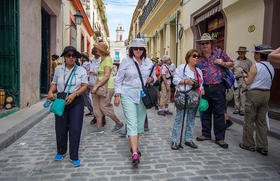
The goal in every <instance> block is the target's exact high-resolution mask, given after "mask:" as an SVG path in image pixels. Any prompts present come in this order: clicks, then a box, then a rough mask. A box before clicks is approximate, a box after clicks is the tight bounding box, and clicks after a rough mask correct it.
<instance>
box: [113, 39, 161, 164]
mask: <svg viewBox="0 0 280 181" xmlns="http://www.w3.org/2000/svg"><path fill="white" fill-rule="evenodd" d="M145 48H146V45H145V43H144V40H143V39H134V40H132V41H131V43H130V45H129V56H128V57H126V58H124V59H123V60H122V62H121V64H120V66H119V70H118V73H117V75H116V78H115V106H119V104H120V102H121V103H122V107H123V111H124V115H125V118H126V124H127V135H128V137H129V142H130V146H131V150H130V151H131V153H132V165H133V166H136V165H137V164H138V163H139V162H140V160H139V158H140V156H141V153H140V151H139V149H138V139H139V134H141V133H143V132H144V122H145V118H146V114H147V112H146V108H145V106H144V104H143V102H142V98H141V96H143V90H142V84H141V80H140V77H139V74H138V71H137V68H136V65H135V63H137V64H138V66H139V69H140V72H141V74H142V77H143V81H144V84H146V82H147V83H152V82H153V81H154V80H156V76H155V72H153V74H152V75H153V76H151V77H149V74H150V72H151V70H152V69H153V63H152V61H151V60H150V59H149V58H147V57H146V49H145Z"/></svg>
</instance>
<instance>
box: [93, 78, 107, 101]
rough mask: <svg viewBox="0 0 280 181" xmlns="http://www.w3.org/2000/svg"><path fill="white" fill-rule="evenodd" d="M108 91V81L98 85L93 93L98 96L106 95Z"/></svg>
mask: <svg viewBox="0 0 280 181" xmlns="http://www.w3.org/2000/svg"><path fill="white" fill-rule="evenodd" d="M107 92H108V81H107V82H106V83H105V84H103V85H102V86H100V87H98V89H97V90H96V92H95V94H96V95H98V96H102V97H106V96H107Z"/></svg>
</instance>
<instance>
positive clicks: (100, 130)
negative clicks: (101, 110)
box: [89, 128, 104, 134]
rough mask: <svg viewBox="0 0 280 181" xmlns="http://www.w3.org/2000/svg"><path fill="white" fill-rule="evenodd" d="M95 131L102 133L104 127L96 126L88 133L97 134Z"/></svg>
mask: <svg viewBox="0 0 280 181" xmlns="http://www.w3.org/2000/svg"><path fill="white" fill-rule="evenodd" d="M97 133H99V134H102V133H104V129H103V128H101V129H98V128H96V129H94V130H93V131H92V132H89V134H97Z"/></svg>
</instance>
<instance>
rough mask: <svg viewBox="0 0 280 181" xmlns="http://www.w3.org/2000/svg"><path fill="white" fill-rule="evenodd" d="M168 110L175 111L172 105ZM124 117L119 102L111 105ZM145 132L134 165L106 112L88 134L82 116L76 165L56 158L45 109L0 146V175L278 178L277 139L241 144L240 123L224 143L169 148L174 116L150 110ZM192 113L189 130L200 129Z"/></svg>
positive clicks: (196, 179)
mask: <svg viewBox="0 0 280 181" xmlns="http://www.w3.org/2000/svg"><path fill="white" fill-rule="evenodd" d="M171 110H172V111H173V112H174V113H175V110H174V108H171ZM116 113H117V115H118V116H119V118H120V119H122V120H123V119H124V116H123V114H122V110H121V108H117V109H116ZM148 117H149V123H150V125H149V127H150V132H149V133H146V134H145V135H143V136H141V138H140V149H141V152H142V157H141V163H140V165H139V168H137V169H136V168H132V167H131V160H130V156H131V155H130V153H129V144H128V140H127V139H126V138H121V137H120V136H119V135H118V134H112V133H111V129H112V128H113V126H114V124H113V122H112V121H111V120H109V118H107V125H106V128H105V133H104V134H98V135H89V134H88V132H89V131H91V130H92V129H93V126H92V125H90V124H89V122H90V117H85V120H84V125H83V132H82V138H81V146H80V160H81V167H79V168H73V166H72V165H71V163H70V161H69V156H67V157H66V158H65V159H64V160H62V161H58V162H55V161H53V158H54V156H55V154H56V142H55V132H54V116H53V115H52V114H49V115H48V116H47V117H46V118H45V119H43V120H42V121H41V122H40V123H39V124H37V125H36V126H34V127H33V128H32V129H30V130H29V131H28V132H27V134H25V135H24V136H23V137H22V138H20V139H18V140H17V141H16V142H15V143H13V144H12V145H10V146H9V147H8V148H5V149H3V150H2V151H0V180H5V181H6V180H7V181H8V180H20V181H21V180H33V181H34V180H79V181H83V180H88V181H94V180H100V181H103V180H119V181H124V180H173V181H175V180H176V181H181V180H189V181H199V180H202V181H207V180H256V181H257V180H259V181H263V180H275V181H276V180H277V181H278V180H280V171H279V170H280V150H279V148H280V142H279V140H277V139H275V138H272V137H270V138H269V155H268V156H267V157H265V156H262V155H260V154H259V153H256V152H254V153H253V152H248V151H245V150H241V149H239V147H238V143H239V142H240V140H241V136H242V127H241V126H240V125H238V124H234V125H233V126H232V128H231V129H230V130H229V131H227V135H226V141H227V142H228V143H229V149H222V148H220V147H219V146H217V145H216V144H214V143H213V141H205V142H196V143H197V144H198V146H199V149H197V150H194V149H191V148H189V147H185V148H184V149H183V150H179V151H174V150H171V149H170V135H171V129H172V125H173V119H174V116H166V117H160V116H158V115H157V114H156V111H155V110H153V109H152V110H149V112H148ZM200 130H201V128H200V121H199V119H198V118H197V120H196V128H195V133H194V136H198V135H200V132H201V131H200Z"/></svg>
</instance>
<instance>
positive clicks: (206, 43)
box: [201, 42, 210, 45]
mask: <svg viewBox="0 0 280 181" xmlns="http://www.w3.org/2000/svg"><path fill="white" fill-rule="evenodd" d="M209 43H210V42H203V43H201V45H208V44H209Z"/></svg>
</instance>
